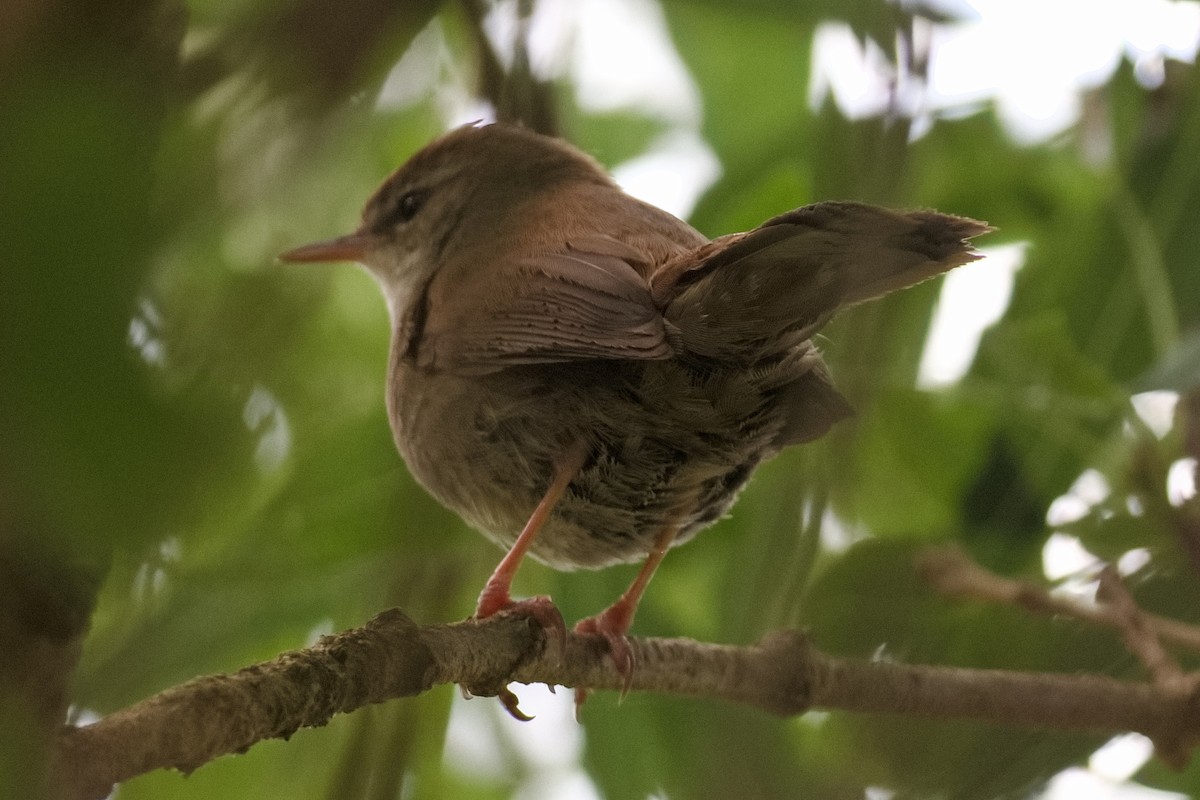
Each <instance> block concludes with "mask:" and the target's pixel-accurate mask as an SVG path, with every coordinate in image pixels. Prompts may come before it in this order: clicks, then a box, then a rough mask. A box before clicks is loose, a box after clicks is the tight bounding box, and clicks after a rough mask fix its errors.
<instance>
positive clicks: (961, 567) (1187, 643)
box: [917, 547, 1200, 653]
mask: <svg viewBox="0 0 1200 800" xmlns="http://www.w3.org/2000/svg"><path fill="white" fill-rule="evenodd" d="M917 567H918V569H919V570H920V571H921V574H922V576H923V577H924V578H925V580H926V581H928V582H929V583H930V585H932V586H933V587H934V588H935V589H936V590H937V591H939V592H941V593H942V594H944V595H947V596H950V597H956V598H960V599H970V600H981V601H984V602H988V603H999V604H1003V605H1010V606H1017V607H1020V608H1024V609H1026V610H1028V611H1032V612H1034V613H1037V614H1042V615H1045V616H1056V615H1062V616H1066V617H1072V618H1074V619H1078V620H1082V621H1084V622H1090V623H1092V624H1095V625H1103V626H1105V627H1109V628H1113V629H1114V630H1116V631H1119V632H1124V629H1125V622H1124V620H1123V618H1122V616H1121V614H1120V613H1119V612H1118V611H1117V610H1116V609H1114V608H1113V607H1112V606H1111V605H1105V604H1089V603H1081V602H1079V601H1078V600H1073V599H1071V598H1069V597H1060V596H1058V595H1053V594H1051V593H1050V592H1048V591H1047V590H1046V589H1045V588H1043V587H1041V586H1038V585H1037V584H1034V583H1030V582H1029V581H1021V580H1014V579H1012V578H1006V577H1004V576H1002V575H997V574H996V573H994V572H990V571H988V570H986V569H984V568H983V567H981V566H980V565H979V564H976V563H975V562H974V561H972V560H971V559H970V558H968V557H967V555H966V554H965V553H963V551H962V550H960V549H959V548H957V547H930V548H926V549H925V550H924V551H923V552H922V553H921V555H920V556H919V557H918V561H917ZM1139 613H1140V616H1141V618H1142V619H1143V620H1144V621H1145V624H1146V626H1147V627H1148V628H1149V629H1150V630H1151V631H1153V633H1154V635H1155V636H1157V637H1158V639H1159V640H1160V641H1163V642H1168V643H1170V644H1174V645H1177V646H1179V647H1184V648H1187V649H1188V650H1192V651H1194V652H1198V653H1200V628H1197V627H1196V626H1195V625H1189V624H1187V623H1186V622H1180V621H1179V620H1173V619H1169V618H1167V617H1161V616H1159V615H1157V614H1151V613H1149V612H1147V611H1140V612H1139Z"/></svg>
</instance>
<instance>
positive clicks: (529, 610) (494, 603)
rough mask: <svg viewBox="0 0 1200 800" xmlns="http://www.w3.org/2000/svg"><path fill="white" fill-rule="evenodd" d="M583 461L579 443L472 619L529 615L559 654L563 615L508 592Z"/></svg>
mask: <svg viewBox="0 0 1200 800" xmlns="http://www.w3.org/2000/svg"><path fill="white" fill-rule="evenodd" d="M586 458H587V448H586V447H585V446H584V445H583V444H582V443H581V444H579V445H576V447H575V448H574V449H572V450H571V451H570V452H569V453H567V456H566V457H565V458H564V459H563V460H562V463H560V464H559V465H558V468H557V469H556V470H555V473H554V480H553V481H552V482H551V483H550V488H548V489H547V490H546V494H545V495H544V496H543V497H542V499H541V500H540V501H539V502H538V504H537V507H536V508H535V509H534V510H533V514H532V515H530V517H529V521H528V522H526V523H525V527H524V529H522V531H521V534H520V535H519V536H518V537H517V540H516V541H515V542H513V546H512V547H511V548H509V551H508V553H506V554H505V556H504V558H503V559H501V561H500V563H499V564H498V565H497V566H496V569H495V571H494V572H492V576H491V577H490V578H488V581H487V583H486V584H484V586H483V591H482V592H480V593H479V602H478V604H477V605H476V607H475V616H474V618H475V619H487V618H488V617H490V616H492V615H493V614H498V613H500V612H501V611H517V612H519V613H524V614H528V615H529V616H530V617H533V618H534V619H536V620H537V621H538V622H539V623H541V625H542V627H544V628H546V629H547V630H548V631H552V632H554V633H556V634H557V637H558V640H559V644H560V648H559V649H560V652H561V650H562V649H563V647H564V646H565V640H566V634H567V628H566V625H565V624H564V623H563V618H562V614H560V613H559V611H558V609H557V608H555V607H554V603H553V602H551V600H550V598H549V597H544V596H543V597H531V598H529V599H527V600H520V601H517V600H513V598H512V594H511V589H512V582H513V578H514V577H515V576H516V574H517V568H518V567H520V566H521V561H522V559H524V558H525V554H526V553H527V552H529V548H530V547H531V546H532V545H533V542H534V539H536V538H537V535H538V533H539V532H540V531H541V529H542V526H543V525H545V524H546V520H547V518H549V516H550V512H551V511H552V510H553V509H554V505H555V504H556V503H557V502H558V501H559V499H560V498H561V497H562V495H563V492H565V491H566V489H567V486H569V485H570V483H571V481H572V480H574V479H575V476H576V475H578V474H579V470H580V469H581V468H582V467H583V462H584V461H585V460H586Z"/></svg>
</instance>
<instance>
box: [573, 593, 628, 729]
mask: <svg viewBox="0 0 1200 800" xmlns="http://www.w3.org/2000/svg"><path fill="white" fill-rule="evenodd" d="M612 616H613V615H610V614H608V613H601V614H598V615H596V616H594V617H588V618H587V619H582V620H580V621H579V622H578V623H576V625H575V633H579V634H583V635H585V636H600V637H602V638H603V639H604V641H605V642H607V644H608V655H609V658H611V659H612V662H613V666H614V667H616V670H617V673H618V674H619V675H620V676H621V678H622V679H623V681H622V684H621V695H620V698H619V700H618V702H620V701H622V700H624V699H625V697H626V695H628V694H629V690H630V689H632V688H633V672H634V668H635V666H636V659H635V657H634V653H633V648H632V647H631V646H630V645H629V637H628V636H626V635H625V631H627V630H628V625H627V624H626V622H624V621H622V620H614V619H612ZM587 697H588V690H587V689H576V690H575V720H576V722H578V721H579V720H580V717H581V714H582V712H583V704H584V703H585V702H587Z"/></svg>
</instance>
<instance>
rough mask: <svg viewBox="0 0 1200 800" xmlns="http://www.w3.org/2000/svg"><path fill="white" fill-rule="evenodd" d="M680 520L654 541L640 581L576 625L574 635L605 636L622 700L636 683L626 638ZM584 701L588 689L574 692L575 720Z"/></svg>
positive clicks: (664, 529) (669, 525) (665, 529)
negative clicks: (621, 680) (620, 681)
mask: <svg viewBox="0 0 1200 800" xmlns="http://www.w3.org/2000/svg"><path fill="white" fill-rule="evenodd" d="M680 516H682V515H681V514H676V515H675V516H674V517H672V518H671V519H668V521H667V524H666V525H665V526H664V527H663V529H662V530H661V531H660V532H659V534H658V536H657V537H656V538H655V540H654V548H653V549H652V550H651V551H650V554H649V555H648V556H647V557H646V561H645V563H643V564H642V568H641V570H639V571H638V574H637V577H636V578H634V579H633V583H631V584H629V588H628V589H626V590H625V593H624V594H622V595H621V596H620V597H619V598H617V602H615V603H613V604H612V605H611V606H609V607H608V608H606V609H604V610H603V611H601V612H600V613H599V614H596V615H595V616H593V617H587V618H585V619H581V620H580V621H579V622H577V623H575V633H583V634H592V635H595V636H603V637H604V638H605V640H606V641H607V642H608V652H609V655H611V656H612V660H613V663H614V664H615V665H616V667H617V672H619V673H621V675H622V677H624V679H625V685H624V687H623V688H622V689H621V696H622V697H624V696H625V694H626V693H627V692H628V691H629V687H630V685H632V683H633V667H634V663H633V648H631V647H630V646H629V639H628V638H627V636H626V634H627V633H629V628H630V627H631V626H632V625H633V615H634V614H635V613H636V612H637V607H638V603H639V602H641V599H642V595H643V594H645V593H646V586H647V585H648V584H649V583H650V579H651V578H653V577H654V571H655V570H657V569H658V565H659V564H661V563H662V560H663V556H665V555H666V554H667V550H669V549H670V547H671V543H672V542H674V541H675V537H676V536H677V535H679V527H680ZM585 700H587V689H582V688H577V689H576V690H575V716H576V717H578V716H579V710H580V709H581V708H582V707H583V703H584V701H585Z"/></svg>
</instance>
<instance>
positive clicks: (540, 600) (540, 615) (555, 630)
mask: <svg viewBox="0 0 1200 800" xmlns="http://www.w3.org/2000/svg"><path fill="white" fill-rule="evenodd" d="M497 614H515V615H518V616H524V617H526V618H528V619H530V620H532V621H533V622H535V623H536V624H537V625H538V626H539V627H540V628H541V629H542V632H543V634H544V635H545V637H546V639H545V641H546V646H547V647H550V648H552V650H553V652H554V656H555V659H556V660H557V662H558V663H562V660H563V655H564V654H565V653H566V650H567V623H566V622H565V621H564V620H563V615H562V612H561V611H559V610H558V607H557V606H555V605H554V601H553V600H551V599H550V598H549V597H546V596H545V595H541V596H538V597H529V598H526V599H524V600H514V599H513V598H512V597H511V596H510V595H509V593H508V591H507V589H501V588H497V587H495V586H493V585H492V584H491V583H489V584H488V585H487V586H486V587H484V590H483V593H482V594H480V595H479V603H478V605H477V606H476V607H475V613H474V614H472V615H471V619H472V620H474V621H476V622H478V621H480V620H485V619H487V618H489V617H494V616H496V615H497ZM462 690H463V694H464V695H465V696H467V697H470V696H471V692H470V691H469V690H468V689H467V688H466V687H465V686H464V687H462ZM488 694H491V692H488ZM496 696H497V697H498V698H499V699H500V703H501V704H502V705H503V706H504V709H505V710H506V711H507V712H508V713H509V714H511V715H512V716H513V717H514V718H515V719H518V720H520V721H522V722H528V721H529V720H531V719H533V717H531V716H529V715H528V714H526V713H525V712H524V711H522V710H521V708H520V705H519V699H518V698H517V696H516V694H514V693H513V691H512V690H511V689H509V688H508V686H502V687H501V688H500V689H499V690H498V691H497V692H496Z"/></svg>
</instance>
